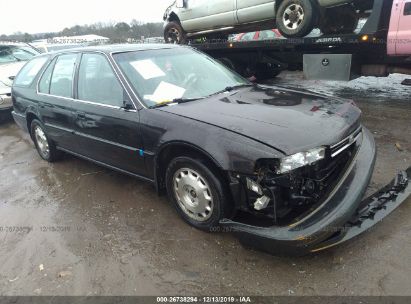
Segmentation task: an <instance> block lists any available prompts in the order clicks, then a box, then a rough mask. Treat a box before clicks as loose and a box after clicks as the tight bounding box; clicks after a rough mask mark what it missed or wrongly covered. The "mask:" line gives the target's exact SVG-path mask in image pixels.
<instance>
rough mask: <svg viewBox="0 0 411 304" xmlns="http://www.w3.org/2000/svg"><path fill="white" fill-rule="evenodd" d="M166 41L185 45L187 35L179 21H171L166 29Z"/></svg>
mask: <svg viewBox="0 0 411 304" xmlns="http://www.w3.org/2000/svg"><path fill="white" fill-rule="evenodd" d="M164 41H165V42H166V43H172V44H185V43H186V41H187V37H186V33H185V32H184V30H183V28H182V27H181V24H180V23H179V22H178V21H170V22H169V23H168V24H167V25H166V27H165V28H164Z"/></svg>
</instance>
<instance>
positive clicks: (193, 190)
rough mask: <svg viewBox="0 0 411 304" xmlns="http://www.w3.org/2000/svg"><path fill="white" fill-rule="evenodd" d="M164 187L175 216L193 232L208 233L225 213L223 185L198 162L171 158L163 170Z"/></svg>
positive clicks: (182, 158) (225, 203) (226, 200)
mask: <svg viewBox="0 0 411 304" xmlns="http://www.w3.org/2000/svg"><path fill="white" fill-rule="evenodd" d="M166 185H167V193H168V197H169V199H170V200H171V201H172V202H173V204H174V207H175V208H176V210H177V212H178V213H179V215H180V216H181V217H182V218H183V219H184V220H185V221H186V222H187V223H188V224H190V225H192V226H194V227H195V228H197V229H201V230H205V231H212V230H211V229H212V228H213V227H218V226H219V222H220V220H221V219H223V218H224V217H225V216H226V214H227V211H228V210H227V207H228V206H229V204H228V199H227V197H226V195H225V191H224V187H223V184H222V182H221V180H220V179H219V178H218V177H217V175H216V174H215V173H214V172H213V171H212V170H210V166H207V165H206V164H204V163H203V162H202V161H200V160H196V159H193V158H190V157H177V158H175V159H173V160H172V161H171V163H170V164H169V166H168V168H167V172H166Z"/></svg>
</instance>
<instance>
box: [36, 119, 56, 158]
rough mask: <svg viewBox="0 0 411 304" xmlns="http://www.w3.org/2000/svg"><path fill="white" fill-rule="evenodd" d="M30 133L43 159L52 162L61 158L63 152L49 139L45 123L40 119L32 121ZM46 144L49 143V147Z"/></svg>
mask: <svg viewBox="0 0 411 304" xmlns="http://www.w3.org/2000/svg"><path fill="white" fill-rule="evenodd" d="M30 135H31V138H32V139H33V142H34V145H35V146H36V149H37V152H38V153H39V155H40V157H41V158H42V159H44V160H46V161H48V162H50V163H52V162H55V161H57V160H58V159H60V157H61V152H60V151H58V150H57V149H56V146H55V144H54V143H53V142H52V141H51V140H50V139H49V137H48V136H47V134H46V132H45V128H44V125H43V124H42V123H41V122H40V121H39V120H37V119H34V120H33V121H32V122H31V126H30ZM45 145H47V147H48V149H47V148H45Z"/></svg>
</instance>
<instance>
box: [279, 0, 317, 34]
mask: <svg viewBox="0 0 411 304" xmlns="http://www.w3.org/2000/svg"><path fill="white" fill-rule="evenodd" d="M317 11H318V8H317V7H315V6H314V5H313V3H312V2H311V0H284V1H283V2H282V3H281V5H280V6H279V8H278V11H277V14H276V24H277V28H278V30H279V31H280V33H281V34H282V35H283V36H284V37H287V38H297V37H304V36H307V35H308V34H309V33H310V32H311V31H312V30H313V28H314V24H315V21H316V19H317V18H316V17H317V15H318V14H317V13H318V12H317Z"/></svg>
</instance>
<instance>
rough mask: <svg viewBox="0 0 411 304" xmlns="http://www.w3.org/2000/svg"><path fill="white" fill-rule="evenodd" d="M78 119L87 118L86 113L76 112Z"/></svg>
mask: <svg viewBox="0 0 411 304" xmlns="http://www.w3.org/2000/svg"><path fill="white" fill-rule="evenodd" d="M76 115H77V118H80V119H84V118H86V113H84V112H76Z"/></svg>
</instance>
